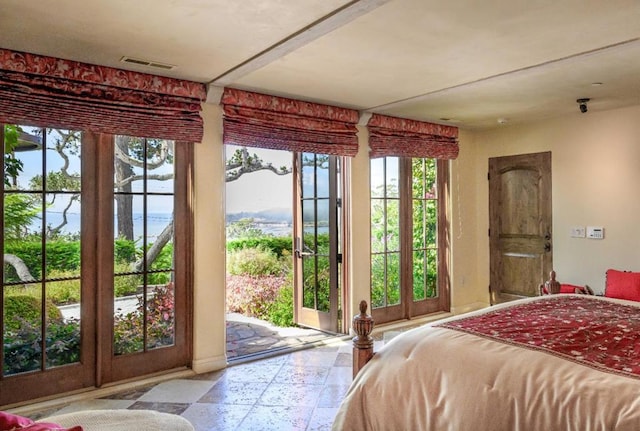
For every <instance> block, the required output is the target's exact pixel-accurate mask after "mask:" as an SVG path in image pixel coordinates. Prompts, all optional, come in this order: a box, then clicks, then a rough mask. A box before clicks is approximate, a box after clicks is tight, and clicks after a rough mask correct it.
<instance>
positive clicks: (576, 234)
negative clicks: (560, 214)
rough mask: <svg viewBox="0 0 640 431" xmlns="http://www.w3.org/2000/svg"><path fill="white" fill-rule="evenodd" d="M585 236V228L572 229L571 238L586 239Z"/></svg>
mask: <svg viewBox="0 0 640 431" xmlns="http://www.w3.org/2000/svg"><path fill="white" fill-rule="evenodd" d="M585 235H586V230H585V228H584V226H572V227H571V238H584V237H585Z"/></svg>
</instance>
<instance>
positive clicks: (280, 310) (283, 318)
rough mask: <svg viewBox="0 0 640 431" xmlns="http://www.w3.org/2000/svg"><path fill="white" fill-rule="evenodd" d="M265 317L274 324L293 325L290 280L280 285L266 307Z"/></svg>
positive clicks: (291, 286)
mask: <svg viewBox="0 0 640 431" xmlns="http://www.w3.org/2000/svg"><path fill="white" fill-rule="evenodd" d="M266 319H267V320H268V321H269V322H271V323H273V324H274V325H276V326H282V327H289V326H295V323H294V321H293V285H292V284H291V282H290V281H289V282H287V283H286V284H284V285H283V286H281V287H280V290H278V293H276V297H275V298H274V300H273V302H272V303H270V304H269V306H268V307H267V315H266Z"/></svg>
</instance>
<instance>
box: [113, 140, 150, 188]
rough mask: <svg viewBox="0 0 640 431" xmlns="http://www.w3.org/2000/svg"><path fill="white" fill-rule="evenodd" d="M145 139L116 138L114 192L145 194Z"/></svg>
mask: <svg viewBox="0 0 640 431" xmlns="http://www.w3.org/2000/svg"><path fill="white" fill-rule="evenodd" d="M145 141H146V140H145V139H143V138H136V137H131V136H121V135H118V136H116V137H115V145H114V149H115V152H114V160H115V162H114V181H113V183H114V191H115V192H119V193H131V192H136V193H142V192H144V181H142V180H143V178H144V163H143V161H144V148H145Z"/></svg>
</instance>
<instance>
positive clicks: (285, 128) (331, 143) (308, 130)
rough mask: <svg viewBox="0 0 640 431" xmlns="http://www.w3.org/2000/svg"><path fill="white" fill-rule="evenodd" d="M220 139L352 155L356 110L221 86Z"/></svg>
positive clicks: (277, 147) (261, 146) (243, 144)
mask: <svg viewBox="0 0 640 431" xmlns="http://www.w3.org/2000/svg"><path fill="white" fill-rule="evenodd" d="M221 103H222V105H223V107H224V132H223V136H224V143H225V144H232V145H241V146H248V147H260V148H270V149H274V150H287V151H297V152H309V153H319V154H332V155H340V156H355V155H356V153H357V152H358V138H357V136H356V133H357V128H356V123H357V122H358V112H357V111H354V110H352V109H345V108H338V107H335V106H329V105H320V104H317V103H310V102H303V101H301V100H294V99H287V98H283V97H276V96H268V95H265V94H258V93H251V92H248V91H242V90H236V89H233V88H225V89H224V93H223V95H222V100H221Z"/></svg>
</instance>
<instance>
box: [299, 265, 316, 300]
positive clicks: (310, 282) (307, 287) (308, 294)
mask: <svg viewBox="0 0 640 431" xmlns="http://www.w3.org/2000/svg"><path fill="white" fill-rule="evenodd" d="M302 283H303V284H302V306H303V307H305V308H315V306H316V288H315V286H316V258H315V256H303V257H302Z"/></svg>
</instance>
